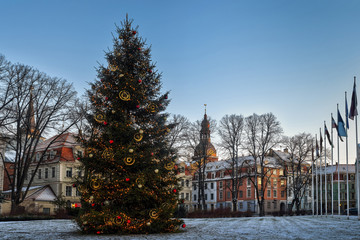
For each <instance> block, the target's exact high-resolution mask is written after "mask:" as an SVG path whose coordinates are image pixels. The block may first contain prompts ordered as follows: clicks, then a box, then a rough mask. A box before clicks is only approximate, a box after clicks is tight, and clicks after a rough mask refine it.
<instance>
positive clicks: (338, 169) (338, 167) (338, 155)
mask: <svg viewBox="0 0 360 240" xmlns="http://www.w3.org/2000/svg"><path fill="white" fill-rule="evenodd" d="M337 111H338V112H339V104H337ZM339 139H340V136H339V133H338V138H337V148H338V149H337V160H338V161H337V171H338V186H337V187H338V215H339V216H340V214H341V213H340V205H341V201H340V143H339Z"/></svg>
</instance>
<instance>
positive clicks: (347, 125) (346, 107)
mask: <svg viewBox="0 0 360 240" xmlns="http://www.w3.org/2000/svg"><path fill="white" fill-rule="evenodd" d="M348 109H349V108H348V105H347V98H346V94H345V119H346V128H347V129H349V110H348Z"/></svg>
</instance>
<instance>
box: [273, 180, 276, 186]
mask: <svg viewBox="0 0 360 240" xmlns="http://www.w3.org/2000/svg"><path fill="white" fill-rule="evenodd" d="M273 186H274V187H277V179H274V180H273Z"/></svg>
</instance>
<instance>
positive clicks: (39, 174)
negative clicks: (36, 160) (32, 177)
mask: <svg viewBox="0 0 360 240" xmlns="http://www.w3.org/2000/svg"><path fill="white" fill-rule="evenodd" d="M38 177H39V179H41V168H39V170H38Z"/></svg>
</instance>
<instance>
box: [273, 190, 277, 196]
mask: <svg viewBox="0 0 360 240" xmlns="http://www.w3.org/2000/svg"><path fill="white" fill-rule="evenodd" d="M273 194H274V198H277V191H276V190H274V191H273Z"/></svg>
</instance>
